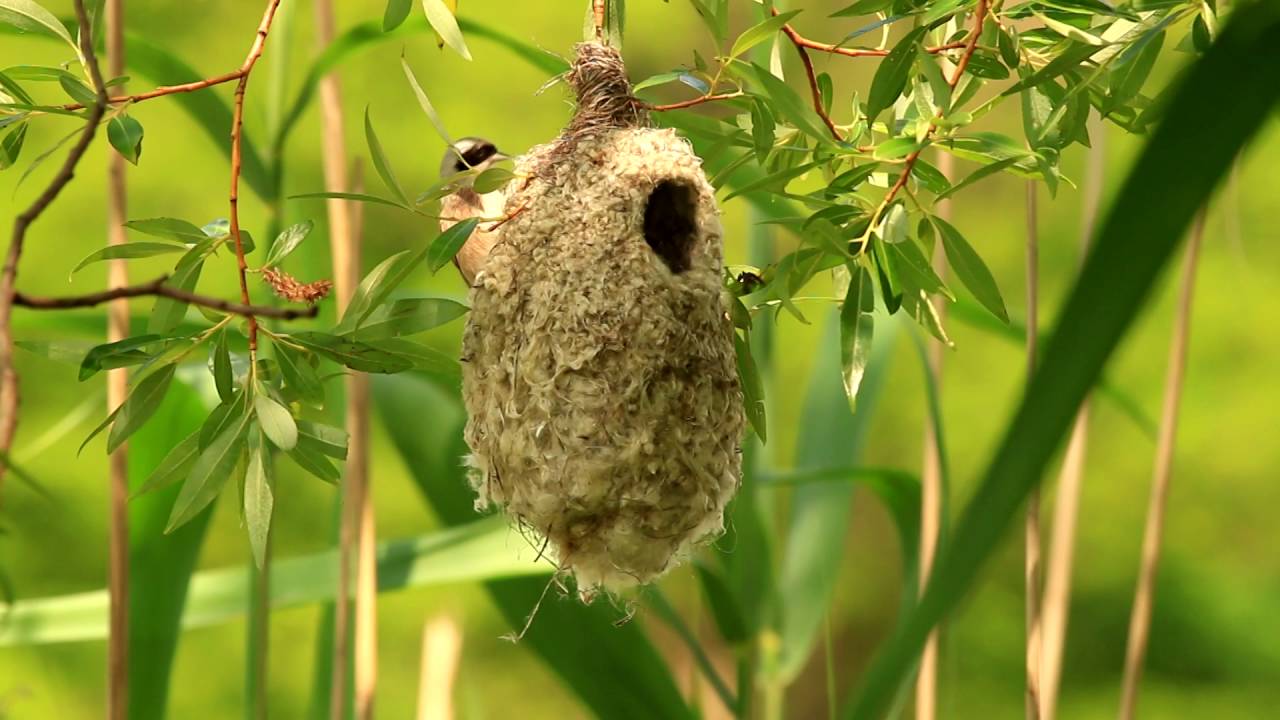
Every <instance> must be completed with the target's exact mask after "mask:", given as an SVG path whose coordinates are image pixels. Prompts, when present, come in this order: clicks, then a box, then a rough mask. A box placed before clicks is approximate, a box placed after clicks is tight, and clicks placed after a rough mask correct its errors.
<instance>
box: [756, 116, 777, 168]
mask: <svg viewBox="0 0 1280 720" xmlns="http://www.w3.org/2000/svg"><path fill="white" fill-rule="evenodd" d="M776 129H777V124H776V123H775V122H774V121H773V114H772V113H770V112H769V106H768V105H766V104H765V103H764V102H763V101H761V100H756V101H755V102H753V103H751V142H752V144H753V145H754V147H755V151H756V162H758V163H759V164H761V165H764V163H765V161H767V160H768V159H769V153H770V152H771V151H772V150H773V143H774V138H775V134H774V133H775V130H776Z"/></svg>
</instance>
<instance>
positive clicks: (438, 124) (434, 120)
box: [400, 55, 453, 147]
mask: <svg viewBox="0 0 1280 720" xmlns="http://www.w3.org/2000/svg"><path fill="white" fill-rule="evenodd" d="M400 67H401V69H403V70H404V76H405V77H406V78H407V79H408V80H409V87H411V88H413V95H414V97H416V98H417V99H418V105H419V106H420V107H421V108H422V112H424V113H426V116H427V119H428V120H430V121H431V127H433V128H435V129H436V134H437V135H439V136H440V139H442V140H444V144H445V145H448V146H450V147H452V146H453V140H452V139H451V138H450V136H449V131H448V130H446V129H445V127H444V121H443V120H441V119H440V113H438V112H436V106H435V105H432V104H431V99H430V98H428V97H427V93H426V91H425V90H423V89H422V84H421V83H419V82H418V76H417V75H414V74H413V68H411V67H409V61H408V60H406V59H405V57H404V56H403V55H401V56H400Z"/></svg>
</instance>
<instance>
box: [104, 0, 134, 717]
mask: <svg viewBox="0 0 1280 720" xmlns="http://www.w3.org/2000/svg"><path fill="white" fill-rule="evenodd" d="M105 11H106V30H107V72H108V73H109V74H110V75H111V77H117V78H118V77H122V76H123V75H124V74H125V58H124V50H125V46H124V0H107V2H106V5H105ZM127 219H128V194H127V187H126V185H125V159H124V156H122V155H121V154H120V153H116V152H113V153H109V154H108V160H107V228H108V229H107V244H108V245H124V244H125V242H127V240H128V238H126V237H125V232H124V223H125V221H126V220H127ZM107 284H108V285H110V286H113V287H123V286H126V285H128V284H129V272H128V262H127V261H126V260H125V259H124V258H116V259H113V260H109V261H108V262H107ZM128 335H129V303H128V301H127V300H124V299H123V298H122V299H120V300H117V301H114V302H112V303H111V306H110V307H108V308H107V342H116V341H119V340H123V339H124V338H126V337H128ZM128 394H129V371H128V369H126V368H116V369H114V370H108V371H107V412H108V413H112V412H115V410H116V408H118V407H120V406H121V405H122V404H123V403H124V401H125V398H126V397H127V396H128ZM128 452H129V450H128V445H127V444H124V445H121V446H120V447H118V448H116V451H115V452H113V453H111V457H110V458H109V459H108V465H109V467H108V479H107V482H108V485H109V486H110V497H111V513H110V514H111V521H110V529H109V533H110V535H109V540H108V543H107V545H108V553H107V554H108V565H109V568H110V569H109V574H108V580H107V589H108V598H109V608H110V609H109V611H108V615H109V618H110V620H109V628H110V630H109V632H108V634H107V717H109V718H110V719H111V720H124V719H125V718H126V717H127V716H128V712H129V455H128Z"/></svg>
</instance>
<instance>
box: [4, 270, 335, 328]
mask: <svg viewBox="0 0 1280 720" xmlns="http://www.w3.org/2000/svg"><path fill="white" fill-rule="evenodd" d="M168 279H169V278H168V277H167V276H162V277H158V278H156V279H155V280H152V281H151V282H146V283H142V284H140V285H126V286H124V287H116V288H111V289H110V290H102V291H99V292H93V293H88V294H85V295H73V296H70V297H52V298H51V297H37V296H34V295H27V294H25V293H21V292H15V293H14V294H13V304H14V305H19V306H21V307H25V308H30V309H32V310H67V309H70V308H83V307H94V306H95V305H101V304H102V303H106V302H111V301H112V300H121V299H125V298H135V297H144V296H156V297H167V298H171V299H173V300H180V301H182V302H186V303H190V304H192V305H199V306H201V307H207V308H210V309H212V310H219V311H221V312H224V313H230V314H232V315H241V316H243V317H247V318H274V319H277V320H297V319H299V318H313V317H315V316H316V312H317V310H318V308H316V307H314V306H312V307H309V308H302V309H299V308H279V307H268V306H266V305H249V304H244V303H237V302H231V301H229V300H221V299H219V298H212V297H208V296H205V295H197V294H196V293H193V292H190V291H187V290H183V289H181V288H177V287H174V286H172V285H166V284H165V281H166V280H168Z"/></svg>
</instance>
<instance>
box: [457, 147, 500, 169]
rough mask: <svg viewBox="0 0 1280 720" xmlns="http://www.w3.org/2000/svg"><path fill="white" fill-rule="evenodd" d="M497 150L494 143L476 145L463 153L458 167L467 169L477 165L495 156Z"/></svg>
mask: <svg viewBox="0 0 1280 720" xmlns="http://www.w3.org/2000/svg"><path fill="white" fill-rule="evenodd" d="M497 152H498V148H496V147H494V146H493V143H483V144H481V145H476V146H475V147H473V148H470V149H468V150H467V151H466V152H464V153H462V162H461V163H459V164H458V169H459V170H465V169H467V168H468V167H475V166H476V165H479V164H480V163H482V162H484V161H485V160H488V159H489V158H491V157H493V156H494V155H495V154H497Z"/></svg>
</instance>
